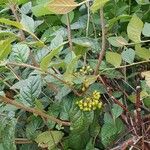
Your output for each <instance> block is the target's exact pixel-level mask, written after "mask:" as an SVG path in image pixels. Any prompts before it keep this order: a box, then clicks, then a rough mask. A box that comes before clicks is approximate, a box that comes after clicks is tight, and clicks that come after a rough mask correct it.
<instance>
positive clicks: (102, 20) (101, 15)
mask: <svg viewBox="0 0 150 150" xmlns="http://www.w3.org/2000/svg"><path fill="white" fill-rule="evenodd" d="M100 21H101V29H102V47H101V51H100V53H99V58H98V63H97V66H96V69H95V71H94V74H95V75H97V74H98V71H99V66H100V64H101V62H102V60H103V57H104V55H105V47H106V41H105V40H106V37H105V23H104V12H103V7H102V8H101V9H100Z"/></svg>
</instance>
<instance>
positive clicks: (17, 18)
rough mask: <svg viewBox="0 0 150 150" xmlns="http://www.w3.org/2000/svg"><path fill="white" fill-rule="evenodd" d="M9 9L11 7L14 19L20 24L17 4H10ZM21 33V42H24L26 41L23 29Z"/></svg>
mask: <svg viewBox="0 0 150 150" xmlns="http://www.w3.org/2000/svg"><path fill="white" fill-rule="evenodd" d="M9 7H10V9H11V11H12V13H13V14H14V17H15V19H16V21H17V22H20V19H19V16H18V14H17V8H16V5H15V4H10V6H9ZM19 32H20V38H21V41H24V40H25V35H24V32H23V31H22V30H21V29H20V30H19Z"/></svg>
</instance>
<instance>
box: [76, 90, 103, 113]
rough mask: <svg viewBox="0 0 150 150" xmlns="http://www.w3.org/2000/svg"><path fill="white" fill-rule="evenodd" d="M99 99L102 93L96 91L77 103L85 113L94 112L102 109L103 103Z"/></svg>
mask: <svg viewBox="0 0 150 150" xmlns="http://www.w3.org/2000/svg"><path fill="white" fill-rule="evenodd" d="M99 99H100V92H97V91H94V92H93V93H92V95H91V96H89V97H86V98H84V99H81V100H80V101H77V102H76V104H77V105H78V106H79V108H80V109H81V110H83V111H92V110H96V109H97V108H99V109H100V108H101V107H102V102H100V100H99Z"/></svg>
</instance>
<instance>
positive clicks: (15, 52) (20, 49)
mask: <svg viewBox="0 0 150 150" xmlns="http://www.w3.org/2000/svg"><path fill="white" fill-rule="evenodd" d="M29 55H30V48H29V47H28V46H27V45H26V44H20V43H18V44H15V45H13V47H12V52H11V54H10V57H9V59H10V60H11V61H16V62H23V63H25V62H26V61H27V60H28V57H29Z"/></svg>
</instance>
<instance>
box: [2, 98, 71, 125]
mask: <svg viewBox="0 0 150 150" xmlns="http://www.w3.org/2000/svg"><path fill="white" fill-rule="evenodd" d="M0 101H3V102H5V103H8V104H11V105H13V106H15V107H17V108H19V109H22V110H24V111H27V112H31V113H33V114H37V115H39V116H41V117H42V118H45V119H49V120H51V121H53V122H56V123H58V124H60V125H64V126H70V125H71V124H70V122H65V121H62V120H60V119H57V118H55V117H53V116H50V115H48V114H46V113H44V112H43V111H41V110H39V109H35V108H30V107H27V106H25V105H23V104H21V103H19V102H16V101H15V100H12V99H9V98H7V97H4V96H0Z"/></svg>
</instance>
